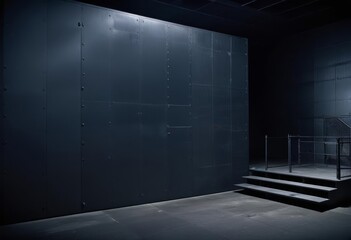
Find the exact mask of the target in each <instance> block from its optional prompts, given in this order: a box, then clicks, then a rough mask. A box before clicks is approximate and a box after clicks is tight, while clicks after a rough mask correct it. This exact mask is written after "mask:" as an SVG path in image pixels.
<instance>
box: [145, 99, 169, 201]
mask: <svg viewBox="0 0 351 240" xmlns="http://www.w3.org/2000/svg"><path fill="white" fill-rule="evenodd" d="M141 112H142V126H141V129H142V130H141V139H142V145H141V155H142V173H141V175H142V193H141V194H142V196H143V201H145V202H150V201H160V200H163V199H165V198H166V196H167V160H166V156H167V155H166V147H167V142H166V141H167V128H166V106H163V105H161V106H156V105H142V110H141Z"/></svg>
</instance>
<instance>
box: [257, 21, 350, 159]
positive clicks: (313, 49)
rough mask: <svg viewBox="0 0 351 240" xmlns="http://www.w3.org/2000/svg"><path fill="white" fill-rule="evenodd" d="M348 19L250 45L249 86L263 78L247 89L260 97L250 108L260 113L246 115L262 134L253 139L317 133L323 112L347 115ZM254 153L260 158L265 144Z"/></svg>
mask: <svg viewBox="0 0 351 240" xmlns="http://www.w3.org/2000/svg"><path fill="white" fill-rule="evenodd" d="M350 24H351V22H350V20H346V21H342V22H338V23H334V24H330V25H326V26H324V27H320V28H317V29H314V30H310V31H307V32H304V33H300V34H297V35H294V36H291V37H289V38H285V39H277V40H276V42H275V44H274V45H273V46H264V47H260V48H261V51H262V53H259V52H258V51H257V49H258V47H257V49H255V57H256V58H258V59H259V61H257V62H256V63H255V64H251V65H250V66H251V67H252V71H255V72H256V73H257V75H256V76H255V77H252V79H253V81H251V83H252V86H253V88H254V86H259V85H260V83H261V82H264V83H265V84H264V85H263V86H262V85H261V86H262V87H261V88H257V87H256V88H257V90H256V93H257V94H252V96H254V95H255V97H256V96H257V97H259V101H260V102H261V105H259V103H256V104H252V108H250V111H252V112H259V113H260V114H257V117H253V118H250V121H252V125H253V126H259V127H258V128H257V130H256V133H257V132H258V131H260V134H261V135H260V136H259V135H255V136H254V137H253V138H254V139H255V144H256V145H259V144H260V145H261V146H264V134H270V135H273V136H287V134H288V133H290V134H296V135H297V134H300V135H316V136H321V135H323V134H325V130H324V129H325V127H326V126H325V120H324V119H325V118H330V117H342V118H345V117H346V118H350V114H351V94H350V93H351V32H350V31H349V28H350ZM262 48H265V49H266V51H263V50H262ZM253 88H252V89H253ZM260 92H262V94H260ZM262 106H266V107H265V108H264V110H261V108H262ZM259 116H262V117H261V118H259ZM256 140H257V141H256ZM318 150H319V149H316V152H318ZM322 151H323V150H322V149H320V150H319V152H322ZM257 152H259V151H256V152H255V153H253V154H256V153H257ZM255 157H257V158H261V159H263V158H264V149H262V150H261V151H260V154H259V155H258V154H257V155H256V156H255Z"/></svg>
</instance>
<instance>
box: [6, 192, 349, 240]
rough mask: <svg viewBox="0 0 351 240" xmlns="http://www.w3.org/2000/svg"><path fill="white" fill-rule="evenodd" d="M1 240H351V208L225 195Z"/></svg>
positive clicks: (52, 222) (22, 231) (48, 226)
mask: <svg viewBox="0 0 351 240" xmlns="http://www.w3.org/2000/svg"><path fill="white" fill-rule="evenodd" d="M0 239H167V240H171V239H177V240H178V239H187V240H188V239H190V240H196V239H201V240H206V239H219V240H221V239H240V240H241V239H270V240H273V239H279V240H284V239H300V240H303V239H318V240H321V239H329V240H330V239H333V240H339V239H340V240H341V239H347V240H350V239H351V207H346V208H336V209H333V210H330V211H326V212H323V213H321V212H316V211H313V210H308V209H304V208H300V207H295V206H290V205H286V204H283V203H279V202H274V201H270V200H265V199H260V198H256V197H252V196H247V195H243V194H241V193H238V192H224V193H219V194H212V195H206V196H201V197H194V198H187V199H181V200H174V201H167V202H160V203H153V204H146V205H140V206H135V207H127V208H119V209H111V210H106V211H98V212H92V213H85V214H78V215H71V216H66V217H58V218H52V219H46V220H39V221H33V222H27V223H20V224H15V225H8V226H2V227H0Z"/></svg>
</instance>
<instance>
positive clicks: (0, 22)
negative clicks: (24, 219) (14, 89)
mask: <svg viewBox="0 0 351 240" xmlns="http://www.w3.org/2000/svg"><path fill="white" fill-rule="evenodd" d="M0 13H1V16H4V3H3V2H2V3H1V4H0ZM3 31H4V18H3V17H2V18H1V19H0V32H1V33H3ZM3 43H4V41H3V34H2V37H1V38H0V66H4V62H3V57H4V44H3ZM3 78H4V76H3V67H0V224H2V223H3V222H4V145H3V142H4V125H3V120H4V118H5V116H4V112H3V109H4V99H3V93H4V85H3Z"/></svg>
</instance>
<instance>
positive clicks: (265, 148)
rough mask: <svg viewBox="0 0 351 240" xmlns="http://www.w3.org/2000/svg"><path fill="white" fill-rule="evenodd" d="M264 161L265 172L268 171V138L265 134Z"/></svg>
mask: <svg viewBox="0 0 351 240" xmlns="http://www.w3.org/2000/svg"><path fill="white" fill-rule="evenodd" d="M264 161H265V164H266V166H265V170H266V171H267V169H268V136H267V134H266V135H265V136H264Z"/></svg>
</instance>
